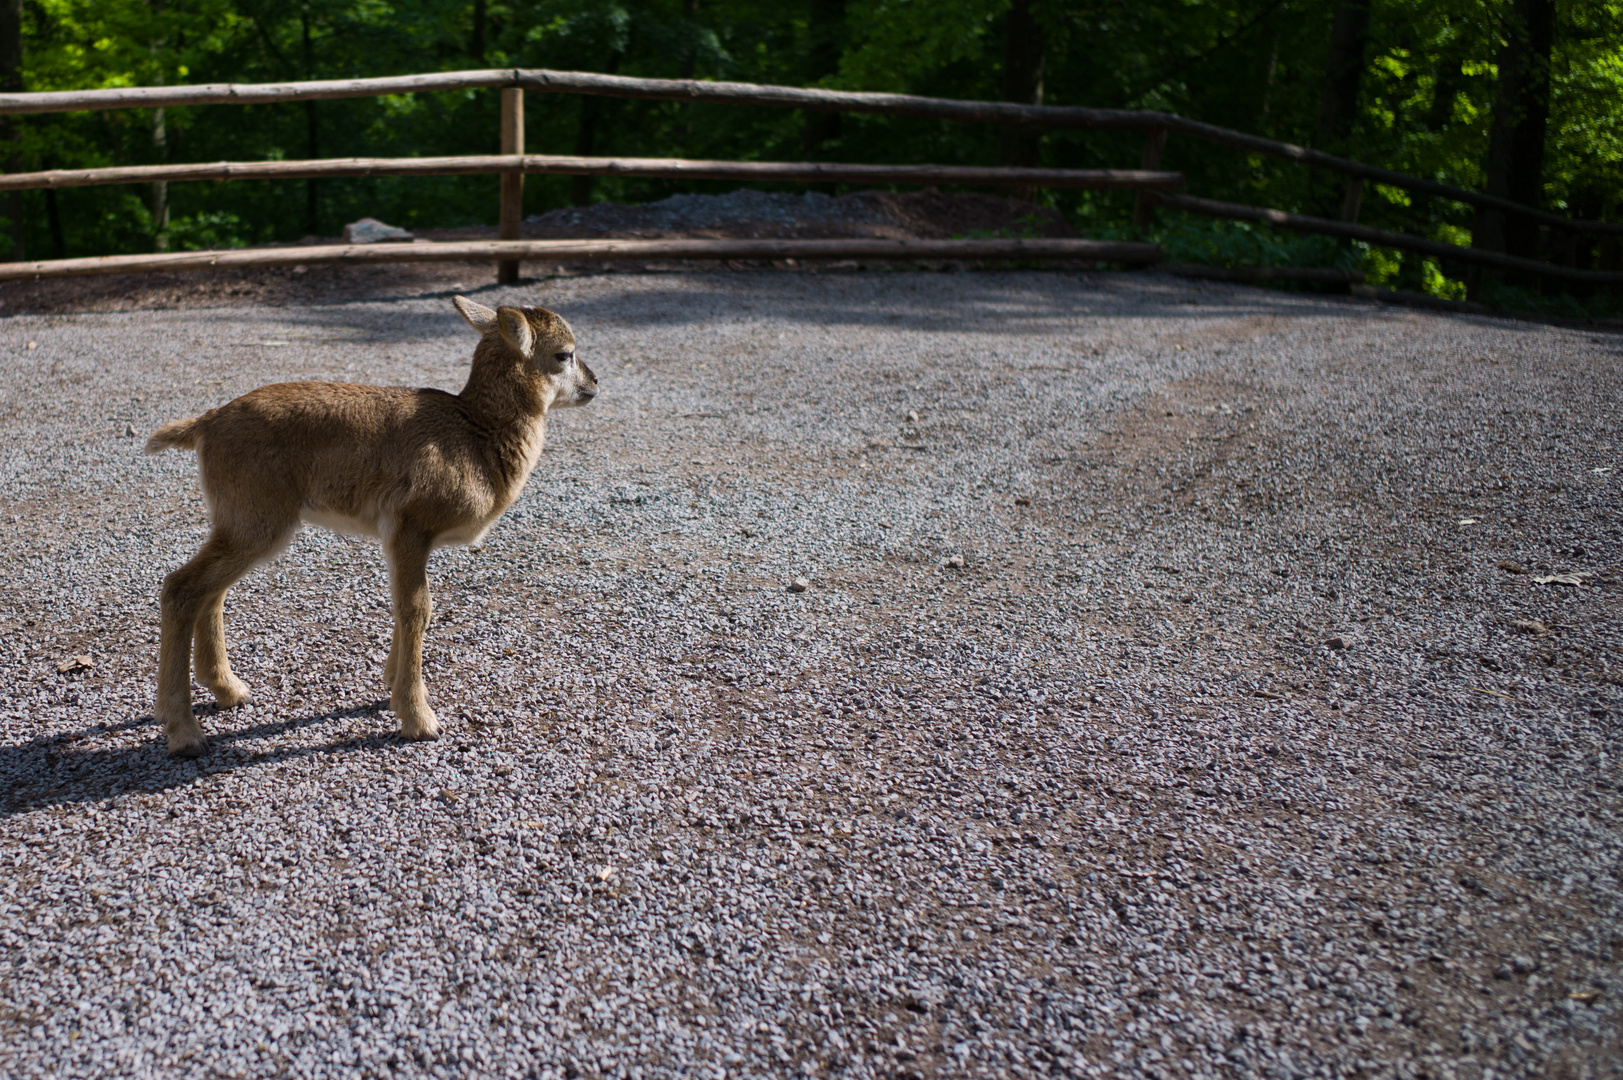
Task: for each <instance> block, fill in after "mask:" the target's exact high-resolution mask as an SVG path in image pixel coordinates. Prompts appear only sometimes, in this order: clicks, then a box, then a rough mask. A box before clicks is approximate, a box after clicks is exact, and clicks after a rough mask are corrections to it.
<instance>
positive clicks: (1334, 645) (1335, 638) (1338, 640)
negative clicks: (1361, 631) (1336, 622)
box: [1324, 634, 1347, 652]
mask: <svg viewBox="0 0 1623 1080" xmlns="http://www.w3.org/2000/svg"><path fill="white" fill-rule="evenodd" d="M1324 643H1325V645H1326V646H1328V647H1329V648H1331V649H1334V650H1335V651H1336V652H1340V651H1341V650H1343V649H1345V648H1346V647H1347V639H1346V638H1345V637H1343V636H1342V635H1341V634H1332V635H1331V636H1329V637H1327V638H1325V639H1324Z"/></svg>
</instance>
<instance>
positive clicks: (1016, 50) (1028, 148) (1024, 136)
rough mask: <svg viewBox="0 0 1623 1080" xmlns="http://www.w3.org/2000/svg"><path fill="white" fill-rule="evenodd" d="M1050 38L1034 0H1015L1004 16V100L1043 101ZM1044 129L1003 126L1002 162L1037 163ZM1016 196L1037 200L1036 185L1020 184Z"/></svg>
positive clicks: (1023, 164)
mask: <svg viewBox="0 0 1623 1080" xmlns="http://www.w3.org/2000/svg"><path fill="white" fill-rule="evenodd" d="M1046 45H1047V41H1046V40H1045V39H1044V37H1043V30H1042V27H1041V26H1039V25H1038V23H1037V20H1036V19H1034V18H1033V17H1032V14H1031V0H1013V3H1011V4H1010V5H1009V13H1008V14H1007V15H1005V16H1004V17H1003V100H1004V101H1018V102H1022V103H1024V104H1030V105H1041V104H1042V103H1043V54H1044V52H1045V50H1046ZM1041 144H1042V132H1041V131H1039V130H1038V129H1036V128H1033V127H1027V126H1024V125H1009V126H1006V127H1004V128H1003V131H1002V134H1001V136H1000V138H999V141H998V163H999V164H1000V165H1020V166H1025V167H1028V168H1029V167H1031V166H1033V165H1036V164H1037V159H1038V152H1039V150H1040V149H1041ZM1014 196H1015V198H1018V199H1025V200H1026V201H1028V202H1035V201H1037V199H1038V197H1039V195H1038V190H1037V189H1036V188H1016V189H1015V190H1014Z"/></svg>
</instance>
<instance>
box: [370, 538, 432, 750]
mask: <svg viewBox="0 0 1623 1080" xmlns="http://www.w3.org/2000/svg"><path fill="white" fill-rule="evenodd" d="M389 548H390V551H389V555H390V559H389V563H390V576H391V578H392V581H391V585H392V587H393V591H394V646H393V647H392V648H391V649H390V651H389V660H390V662H389V664H388V666H387V668H385V671H384V675H385V677H388V676H389V675H391V674H392V675H393V678H392V679H389V689H390V693H389V708H391V709H393V710H394V713H395V715H396V716H398V717H400V734H401V735H402V736H404V737H405V738H408V739H437V738H439V734H440V725H439V721H437V720H435V719H434V710H433V709H430V708H429V707H428V694H427V692H426V690H425V689H424V687H423V631H424V630H425V629H427V627H428V617H429V614H430V612H431V611H432V609H433V603H432V601H430V599H429V596H428V553H429V548H430V539H429V538H428V537H426V536H421V535H412V534H409V533H407V532H406V530H404V529H401V530H399V531H398V532H396V533H395V535H394V536H393V537H391V538H390V541H389Z"/></svg>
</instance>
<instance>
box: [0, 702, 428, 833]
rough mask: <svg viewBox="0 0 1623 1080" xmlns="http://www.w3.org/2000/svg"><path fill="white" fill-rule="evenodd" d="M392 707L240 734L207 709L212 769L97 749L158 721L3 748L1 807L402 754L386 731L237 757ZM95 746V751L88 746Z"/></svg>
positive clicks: (298, 719) (160, 751)
mask: <svg viewBox="0 0 1623 1080" xmlns="http://www.w3.org/2000/svg"><path fill="white" fill-rule="evenodd" d="M388 707H389V703H388V702H387V701H382V700H380V701H373V702H370V703H368V704H366V705H355V706H349V707H347V708H342V709H330V710H328V711H326V712H321V713H311V714H309V715H307V716H294V717H288V718H286V719H281V720H275V721H270V722H267V723H262V724H253V725H251V726H249V727H244V728H238V729H235V730H231V729H224V728H221V727H219V726H217V725H218V724H219V723H220V722H221V721H223V720H224V719H225V718H227V717H228V716H230V715H231V714H230V713H229V712H227V711H223V710H216V709H203V710H200V715H201V718H202V719H204V720H206V721H209V722H210V724H211V726H213V728H214V730H213V731H212V732H211V733H210V734H211V738H213V739H214V740H215V741H216V742H217V743H218V744H219V745H220V747H221V751H222V752H221V754H220V755H219V760H218V761H216V762H214V763H213V765H212V766H204V765H201V764H199V763H198V762H197V761H195V760H192V759H177V758H173V757H171V756H170V755H169V754H168V753H166V752H165V749H164V747H163V745H162V744H161V743H150V744H148V743H143V744H142V745H139V746H119V747H108V748H102V749H98V748H96V747H95V746H94V745H93V743H94V740H96V739H97V738H98V737H101V736H107V735H115V734H118V733H120V732H125V731H133V730H136V729H138V728H148V727H153V726H155V725H156V724H157V721H156V720H155V719H154V718H153V717H151V716H142V717H139V718H137V719H134V720H127V721H125V722H123V723H118V724H95V725H93V726H91V727H87V728H83V729H81V730H79V731H75V732H69V733H67V734H64V735H51V736H46V737H42V738H38V739H31V740H29V741H28V742H25V743H22V744H20V745H17V746H5V747H0V790H4V791H5V792H6V796H5V800H4V801H3V802H0V817H10V816H11V815H13V814H18V813H23V812H25V811H33V810H39V809H43V808H45V807H49V806H65V805H71V804H73V803H87V802H96V801H98V800H101V799H114V798H117V797H118V796H120V795H151V794H155V793H157V792H160V791H168V790H169V789H171V788H177V787H184V786H185V785H187V784H190V783H193V782H194V781H196V780H197V779H198V778H199V777H201V776H207V775H209V773H211V772H220V771H224V770H228V769H242V768H252V767H254V766H262V765H277V764H280V763H282V762H286V761H294V760H297V759H299V758H306V757H313V756H315V755H317V754H342V753H360V752H373V751H383V750H391V749H395V748H398V747H399V745H400V741H401V739H400V735H399V733H398V732H382V731H380V732H378V733H376V734H375V735H364V736H350V737H346V738H343V739H333V740H331V741H329V742H324V743H321V744H319V745H316V746H290V747H279V748H276V749H271V750H267V751H265V752H263V753H238V752H233V749H232V747H231V744H232V743H238V742H243V741H246V740H254V739H269V738H273V737H275V736H277V735H283V734H286V733H287V732H290V731H297V730H299V729H301V728H309V727H317V726H319V725H322V724H326V723H330V722H332V721H334V720H349V719H357V718H359V717H364V716H376V715H378V714H379V713H381V712H383V710H384V709H386V708H388ZM87 743H88V744H92V745H88V746H87V745H85V744H87Z"/></svg>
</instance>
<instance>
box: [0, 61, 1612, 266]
mask: <svg viewBox="0 0 1623 1080" xmlns="http://www.w3.org/2000/svg"><path fill="white" fill-rule="evenodd" d="M474 87H504V88H506V87H519V88H523V89H526V90H535V91H538V92H543V93H571V94H599V95H604V96H608V97H622V98H642V99H648V100H655V101H687V102H710V103H717V104H729V105H765V106H773V107H779V108H792V109H814V110H827V111H834V112H861V113H881V114H887V115H892V116H913V117H920V118H925V119H937V120H953V121H959V122H968V123H988V124H1032V125H1036V126H1040V127H1062V128H1100V129H1126V130H1137V131H1148V130H1153V129H1155V128H1165V129H1167V130H1168V131H1176V132H1179V133H1181V134H1184V135H1188V136H1191V137H1192V138H1196V139H1203V140H1205V141H1207V142H1211V143H1216V144H1218V145H1220V146H1228V147H1232V148H1234V149H1236V150H1248V151H1254V152H1256V153H1262V154H1269V155H1271V156H1274V157H1280V158H1284V159H1286V160H1288V161H1295V162H1299V163H1301V164H1304V165H1313V166H1316V167H1318V168H1323V169H1331V170H1334V171H1336V172H1341V173H1344V174H1346V175H1349V176H1358V177H1362V178H1363V179H1365V180H1372V181H1374V182H1376V183H1379V184H1388V185H1391V186H1393V187H1399V188H1403V189H1405V190H1408V191H1416V192H1421V193H1423V194H1427V195H1436V196H1439V197H1441V198H1445V199H1452V200H1455V201H1456V202H1463V203H1466V204H1468V205H1471V206H1480V207H1483V208H1485V209H1490V210H1501V211H1504V212H1505V213H1510V214H1520V215H1522V216H1523V217H1526V218H1529V219H1531V220H1534V221H1538V222H1541V223H1543V224H1546V225H1550V226H1552V227H1555V228H1561V229H1565V230H1568V231H1573V232H1581V233H1592V234H1607V235H1619V236H1623V223H1618V222H1599V221H1579V220H1576V219H1572V218H1564V217H1562V216H1561V215H1559V214H1552V213H1550V212H1548V211H1546V210H1537V209H1534V208H1532V207H1529V206H1524V205H1523V204H1521V203H1518V202H1512V201H1511V200H1509V199H1504V198H1500V197H1498V196H1494V195H1489V194H1486V193H1485V192H1480V191H1470V190H1468V189H1466V188H1458V187H1454V186H1452V185H1449V184H1440V183H1437V182H1436V181H1433V180H1426V179H1424V178H1422V177H1417V176H1409V175H1406V174H1404V173H1399V172H1393V171H1392V170H1390V169H1382V168H1379V167H1377V166H1374V165H1366V164H1365V163H1363V162H1361V161H1352V160H1350V159H1348V158H1342V157H1337V156H1335V155H1334V154H1326V153H1324V152H1323V151H1320V150H1312V149H1309V148H1308V147H1304V146H1296V145H1294V144H1292V143H1285V142H1280V141H1278V140H1277V139H1267V138H1264V137H1262V136H1260V135H1249V134H1246V133H1245V132H1241V131H1233V130H1231V129H1229V128H1224V127H1218V126H1217V125H1215V124H1205V123H1202V122H1200V121H1198V120H1191V119H1189V118H1188V117H1184V116H1179V115H1177V114H1176V113H1163V112H1155V111H1152V110H1148V109H1087V108H1081V107H1079V106H1074V105H1021V104H1016V103H1012V102H1003V101H958V100H954V99H950V98H928V97H915V96H913V95H910V94H873V93H862V92H857V91H849V90H824V89H806V88H802V87H792V86H763V85H758V84H755V83H734V82H704V81H700V80H694V79H640V78H633V77H631V76H626V75H601V74H596V73H592V72H584V71H547V70H525V69H522V68H497V69H492V70H485V71H447V72H438V73H434V74H428V75H404V76H394V77H389V78H382V79H331V80H324V81H312V82H299V83H257V84H236V83H213V84H208V85H199V86H149V87H121V88H115V89H109V90H61V91H49V92H45V93H32V94H29V93H23V94H0V115H6V114H20V113H48V112H69V111H73V110H78V109H132V108H153V107H157V106H163V105H214V104H228V103H236V104H270V103H274V102H279V101H306V100H313V99H324V98H346V97H376V96H380V95H384V94H412V93H423V92H428V91H436V90H462V89H468V88H474Z"/></svg>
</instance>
